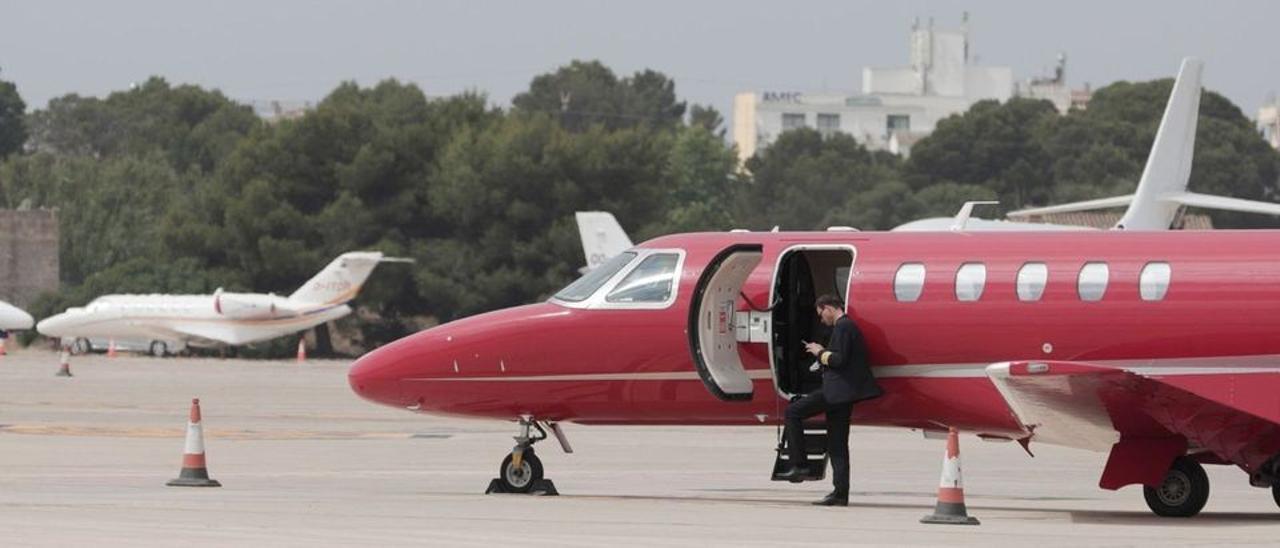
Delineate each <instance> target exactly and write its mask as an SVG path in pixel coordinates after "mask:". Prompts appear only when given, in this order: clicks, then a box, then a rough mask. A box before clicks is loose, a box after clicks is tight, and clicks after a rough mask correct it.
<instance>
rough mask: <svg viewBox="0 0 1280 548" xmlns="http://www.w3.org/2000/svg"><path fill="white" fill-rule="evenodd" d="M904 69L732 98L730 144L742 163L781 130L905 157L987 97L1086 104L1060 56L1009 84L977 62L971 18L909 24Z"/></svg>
mask: <svg viewBox="0 0 1280 548" xmlns="http://www.w3.org/2000/svg"><path fill="white" fill-rule="evenodd" d="M908 54H909V64H908V65H906V66H897V67H865V68H863V69H862V89H861V91H860V92H859V93H831V92H818V93H812V92H799V91H760V92H744V93H739V94H737V95H736V96H735V97H734V102H733V140H734V143H735V144H736V145H737V147H738V157H739V160H740V161H746V159H747V158H750V157H751V156H753V155H754V154H755V153H756V151H757V150H758V149H760V148H762V147H765V146H767V145H768V144H769V143H772V142H773V141H774V139H776V138H777V137H778V135H780V134H781V133H782V132H784V131H787V130H790V129H796V128H800V127H810V128H814V129H817V130H818V131H819V132H821V133H823V134H832V133H836V132H841V133H847V134H849V135H852V136H853V137H854V138H855V139H857V140H858V141H859V142H861V143H863V144H864V145H866V146H867V148H870V149H872V150H888V151H890V152H893V153H895V154H901V155H904V156H905V155H909V154H910V151H911V145H912V144H914V143H915V142H916V141H917V140H919V139H920V138H922V137H924V136H925V135H928V134H929V133H931V132H932V131H933V129H934V127H936V126H937V124H938V121H940V120H942V119H943V118H946V117H948V116H951V115H952V114H958V113H962V112H964V111H966V110H968V109H969V107H970V106H972V105H973V104H974V103H976V102H978V101H982V100H986V99H994V100H996V101H1005V100H1008V99H1009V98H1010V97H1012V96H1014V95H1018V94H1021V95H1025V96H1029V97H1039V98H1045V99H1049V100H1050V101H1053V102H1054V104H1055V105H1056V106H1058V108H1059V110H1060V111H1063V112H1065V111H1066V110H1067V109H1068V108H1070V107H1071V105H1073V104H1076V103H1077V102H1080V101H1087V93H1086V94H1085V95H1082V96H1080V97H1077V96H1076V94H1073V92H1071V91H1069V90H1067V88H1066V84H1065V71H1066V57H1065V55H1063V56H1060V57H1059V65H1058V71H1057V72H1056V75H1055V77H1054V78H1049V79H1039V80H1032V81H1029V82H1028V83H1027V84H1026V85H1025V86H1015V85H1014V80H1013V69H1012V68H1011V67H1007V66H984V65H979V64H978V63H977V62H976V60H975V59H974V57H973V55H972V48H971V41H970V35H969V17H968V14H965V15H964V17H963V18H962V19H961V22H960V25H959V26H958V27H950V28H947V27H940V26H935V25H934V24H933V20H932V19H930V20H929V22H928V24H926V25H921V24H920V22H919V20H917V21H916V22H915V23H913V24H912V25H911V34H910V40H909V43H908Z"/></svg>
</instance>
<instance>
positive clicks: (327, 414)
mask: <svg viewBox="0 0 1280 548" xmlns="http://www.w3.org/2000/svg"><path fill="white" fill-rule="evenodd" d="M347 366H348V362H345V361H320V360H313V361H309V362H307V363H304V364H298V363H294V362H292V361H289V362H263V361H241V360H218V359H180V358H168V359H155V358H146V357H137V356H129V355H121V356H119V357H116V358H106V357H104V356H91V357H77V358H73V361H72V365H71V369H72V372H73V373H74V375H75V376H74V377H71V378H60V377H55V376H54V373H55V372H56V371H57V370H58V359H57V355H56V354H54V353H52V352H48V351H43V350H34V349H29V350H24V351H21V352H18V353H11V354H9V355H7V356H3V357H0V544H3V545H4V546H29V545H30V546H47V545H94V546H101V545H129V546H151V545H157V546H158V545H163V546H174V545H179V544H180V545H182V546H184V547H187V546H205V545H218V546H225V545H252V546H276V545H280V546H317V545H374V544H377V545H415V546H424V545H425V546H495V545H503V546H529V545H533V546H606V545H607V546H722V545H723V546H787V545H801V544H803V545H832V544H840V545H847V544H867V545H933V546H936V545H979V544H981V545H986V544H991V543H1007V544H1012V545H1033V544H1034V545H1038V546H1058V545H1077V546H1078V545H1091V546H1127V545H1150V544H1160V545H1165V546H1167V545H1183V544H1195V545H1226V544H1274V543H1275V541H1276V539H1277V538H1280V509H1277V508H1276V505H1275V503H1274V502H1273V501H1272V497H1271V493H1270V492H1269V491H1268V490H1264V489H1256V488H1252V487H1249V486H1248V482H1247V480H1246V478H1245V475H1244V474H1243V473H1241V472H1240V471H1238V470H1236V469H1235V468H1229V467H1222V466H1213V467H1209V470H1208V471H1209V477H1210V481H1211V482H1212V494H1211V496H1210V499H1209V504H1208V506H1207V507H1206V509H1205V511H1204V513H1202V514H1201V515H1200V516H1197V517H1195V518H1191V519H1167V518H1157V517H1154V516H1152V515H1151V514H1150V513H1149V512H1148V510H1147V508H1146V505H1145V503H1143V501H1142V493H1141V489H1140V488H1136V487H1129V488H1125V489H1122V490H1120V491H1116V492H1111V491H1103V490H1101V489H1099V488H1098V487H1097V481H1098V475H1099V473H1100V471H1101V467H1102V464H1103V462H1104V461H1105V455H1102V454H1099V453H1091V452H1086V451H1078V450H1073V449H1066V448H1058V447H1052V446H1043V445H1042V446H1035V445H1033V446H1032V449H1033V450H1034V452H1035V453H1036V456H1035V458H1031V457H1028V456H1027V455H1026V454H1025V453H1024V452H1023V450H1022V448H1021V447H1019V446H1018V445H1017V444H1011V443H990V442H984V441H981V440H979V439H977V438H976V437H974V436H963V437H962V438H961V455H962V457H963V464H964V469H963V472H964V481H965V494H966V501H967V503H968V508H969V513H970V515H973V516H976V517H977V518H979V519H981V520H982V525H980V526H977V527H960V526H947V525H924V524H920V523H918V520H919V519H920V518H921V517H922V516H924V515H926V514H929V513H931V512H932V510H933V506H934V501H935V498H934V497H935V494H936V490H937V486H938V478H939V473H940V466H941V461H942V452H943V442H942V441H940V440H926V439H924V438H923V437H922V436H921V434H920V433H919V432H913V431H910V430H893V429H879V428H855V429H854V432H853V434H852V447H853V448H852V453H853V486H854V489H853V493H852V497H851V504H850V506H849V507H847V508H817V507H813V506H810V505H809V502H810V501H813V500H816V499H818V498H820V497H821V496H822V495H824V494H825V493H826V492H827V491H829V490H830V484H829V483H827V482H822V483H805V484H799V485H792V484H787V483H776V482H771V481H769V478H768V475H769V470H770V467H771V466H772V463H773V458H774V452H773V447H774V444H775V440H776V435H777V434H776V432H775V429H774V428H773V427H757V428H745V427H733V428H708V427H681V428H659V427H602V426H581V425H567V426H566V427H565V431H566V433H567V435H568V437H569V440H570V441H571V442H572V444H573V447H574V449H575V453H574V454H572V455H566V454H563V453H562V451H561V450H560V448H559V447H558V445H557V444H556V443H555V441H554V440H548V441H546V442H543V443H541V444H539V445H538V446H537V451H538V455H539V457H541V459H542V461H543V463H544V464H545V466H546V469H547V476H548V477H549V478H551V479H553V480H554V481H555V483H556V486H557V487H558V488H559V490H560V492H561V493H562V495H561V496H559V497H534V496H525V495H484V494H482V493H483V492H484V489H485V487H486V486H487V485H488V482H489V480H490V479H491V478H493V477H494V476H495V475H496V472H497V468H498V463H499V461H500V460H501V458H502V457H503V456H504V454H505V452H507V451H508V450H510V448H511V445H512V443H513V442H512V439H511V436H512V435H514V434H515V433H516V429H515V425H514V423H502V422H486V421H472V420H464V419H456V418H449V417H431V416H423V415H415V414H412V413H409V412H407V411H403V410H396V409H390V408H385V407H380V406H376V405H373V404H371V403H368V402H365V401H362V400H360V399H359V398H358V397H356V396H355V395H354V394H353V393H352V392H351V391H350V389H349V388H348V387H347V381H346V371H347ZM193 397H199V398H200V400H201V406H202V411H203V416H204V432H205V446H206V448H207V459H208V465H209V472H210V475H211V476H212V477H213V478H214V479H217V480H219V481H221V482H222V484H223V485H224V487H222V488H218V489H194V488H178V487H166V486H165V485H164V484H165V482H166V481H168V480H170V479H172V478H174V477H177V474H178V471H179V468H180V466H181V464H182V451H183V435H184V432H185V430H184V429H185V426H186V417H187V411H188V408H189V406H190V401H191V398H193Z"/></svg>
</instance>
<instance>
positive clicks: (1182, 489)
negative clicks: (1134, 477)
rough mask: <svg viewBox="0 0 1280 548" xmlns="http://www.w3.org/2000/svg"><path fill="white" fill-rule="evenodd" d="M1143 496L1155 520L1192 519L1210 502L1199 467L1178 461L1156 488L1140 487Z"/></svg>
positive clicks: (1185, 458)
mask: <svg viewBox="0 0 1280 548" xmlns="http://www.w3.org/2000/svg"><path fill="white" fill-rule="evenodd" d="M1273 494H1274V491H1273ZM1142 495H1143V497H1144V498H1146V499H1147V507H1149V508H1151V511H1152V512H1154V513H1155V514H1156V515H1157V516H1163V517H1172V518H1187V517H1191V516H1194V515H1196V514H1198V513H1200V510H1201V509H1203V508H1204V505H1205V503H1206V502H1208V501H1209V476H1208V475H1206V474H1205V473H1204V467H1203V466H1201V465H1200V463H1198V462H1196V461H1194V460H1192V459H1190V458H1188V457H1178V458H1176V459H1174V460H1173V465H1172V466H1170V467H1169V471H1168V472H1166V473H1165V476H1164V481H1163V482H1161V483H1160V485H1159V486H1157V487H1148V486H1143V488H1142Z"/></svg>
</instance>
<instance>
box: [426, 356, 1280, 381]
mask: <svg viewBox="0 0 1280 548" xmlns="http://www.w3.org/2000/svg"><path fill="white" fill-rule="evenodd" d="M1013 361H1044V360H1013ZM992 363H996V362H992ZM1080 363H1088V364H1090V365H1100V366H1106V367H1115V368H1116V369H1124V370H1126V371H1129V372H1132V373H1136V374H1139V375H1144V376H1148V377H1165V376H1176V375H1227V374H1250V373H1280V355H1274V354H1267V355H1259V356H1223V357H1206V358H1166V359H1158V360H1149V359H1148V360H1099V361H1084V362H1080ZM989 365H991V363H953V364H922V365H887V366H878V367H873V368H872V371H873V372H874V373H875V376H876V378H879V379H894V378H986V377H987V372H986V368H987V366H989ZM508 367H509V366H508ZM746 373H747V376H749V377H750V378H752V379H754V380H762V379H772V378H773V374H772V372H771V371H770V370H768V369H748V370H747V371H746ZM405 380H407V381H476V382H573V381H692V380H699V377H698V373H697V371H654V372H644V373H577V374H566V375H502V374H497V375H484V376H447V377H411V378H407V379H405Z"/></svg>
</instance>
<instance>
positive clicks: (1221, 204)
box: [1164, 192, 1280, 215]
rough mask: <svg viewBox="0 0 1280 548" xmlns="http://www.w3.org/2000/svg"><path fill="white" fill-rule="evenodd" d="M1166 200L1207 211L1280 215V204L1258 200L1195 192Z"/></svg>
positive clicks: (1168, 197)
mask: <svg viewBox="0 0 1280 548" xmlns="http://www.w3.org/2000/svg"><path fill="white" fill-rule="evenodd" d="M1164 199H1165V200H1168V201H1171V202H1177V203H1179V204H1182V205H1185V206H1191V207H1203V208H1205V209H1220V210H1223V211H1241V212H1245V213H1261V214H1263V215H1280V204H1274V203H1271V202H1259V201H1257V200H1245V199H1242V198H1229V197H1226V196H1214V195H1211V194H1197V193H1195V192H1183V193H1180V194H1175V195H1172V196H1167V197H1165V198H1164Z"/></svg>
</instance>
